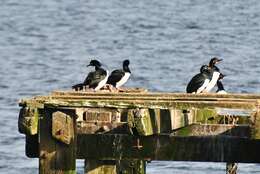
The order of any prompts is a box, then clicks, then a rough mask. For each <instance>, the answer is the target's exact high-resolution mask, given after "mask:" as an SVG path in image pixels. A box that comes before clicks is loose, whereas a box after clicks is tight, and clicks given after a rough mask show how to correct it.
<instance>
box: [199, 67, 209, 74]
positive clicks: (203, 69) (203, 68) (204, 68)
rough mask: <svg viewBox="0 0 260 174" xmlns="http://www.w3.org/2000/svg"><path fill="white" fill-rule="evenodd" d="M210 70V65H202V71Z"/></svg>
mask: <svg viewBox="0 0 260 174" xmlns="http://www.w3.org/2000/svg"><path fill="white" fill-rule="evenodd" d="M205 72H209V66H208V65H202V66H201V68H200V73H205Z"/></svg>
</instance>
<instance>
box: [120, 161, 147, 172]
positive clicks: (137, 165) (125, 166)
mask: <svg viewBox="0 0 260 174" xmlns="http://www.w3.org/2000/svg"><path fill="white" fill-rule="evenodd" d="M117 173H118V174H146V162H145V161H143V160H119V161H117Z"/></svg>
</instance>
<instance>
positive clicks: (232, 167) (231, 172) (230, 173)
mask: <svg viewBox="0 0 260 174" xmlns="http://www.w3.org/2000/svg"><path fill="white" fill-rule="evenodd" d="M237 166H238V164H237V163H227V164H226V174H236V173H237Z"/></svg>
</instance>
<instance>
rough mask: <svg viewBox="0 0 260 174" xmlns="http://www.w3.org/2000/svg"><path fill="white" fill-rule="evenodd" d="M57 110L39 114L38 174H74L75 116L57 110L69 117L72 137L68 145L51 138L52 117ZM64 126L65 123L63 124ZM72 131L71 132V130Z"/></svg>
mask: <svg viewBox="0 0 260 174" xmlns="http://www.w3.org/2000/svg"><path fill="white" fill-rule="evenodd" d="M55 113H56V114H58V113H57V110H52V109H45V110H42V111H41V113H40V119H41V121H40V130H39V135H40V146H39V150H40V156H39V160H40V166H39V168H40V169H39V171H40V174H57V173H59V174H76V145H77V144H76V143H77V141H76V127H75V125H76V116H75V113H74V112H73V111H70V110H59V114H62V115H66V116H69V117H71V119H72V120H73V128H72V129H74V130H73V132H74V135H73V137H71V139H70V143H69V144H68V141H65V142H66V143H63V142H62V141H60V140H58V139H55V138H54V137H53V136H52V127H53V125H52V116H53V114H54V115H56V114H55ZM64 124H66V123H64ZM71 131H72V130H71Z"/></svg>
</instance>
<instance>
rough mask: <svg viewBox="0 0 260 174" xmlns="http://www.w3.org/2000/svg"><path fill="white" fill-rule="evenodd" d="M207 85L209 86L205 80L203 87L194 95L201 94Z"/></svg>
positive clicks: (207, 80)
mask: <svg viewBox="0 0 260 174" xmlns="http://www.w3.org/2000/svg"><path fill="white" fill-rule="evenodd" d="M208 84H209V79H205V81H204V83H203V85H202V86H201V87H200V88H199V89H198V90H197V92H196V93H197V94H198V93H201V92H202V91H203V90H204V89H205V88H206V87H207V85H208Z"/></svg>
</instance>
